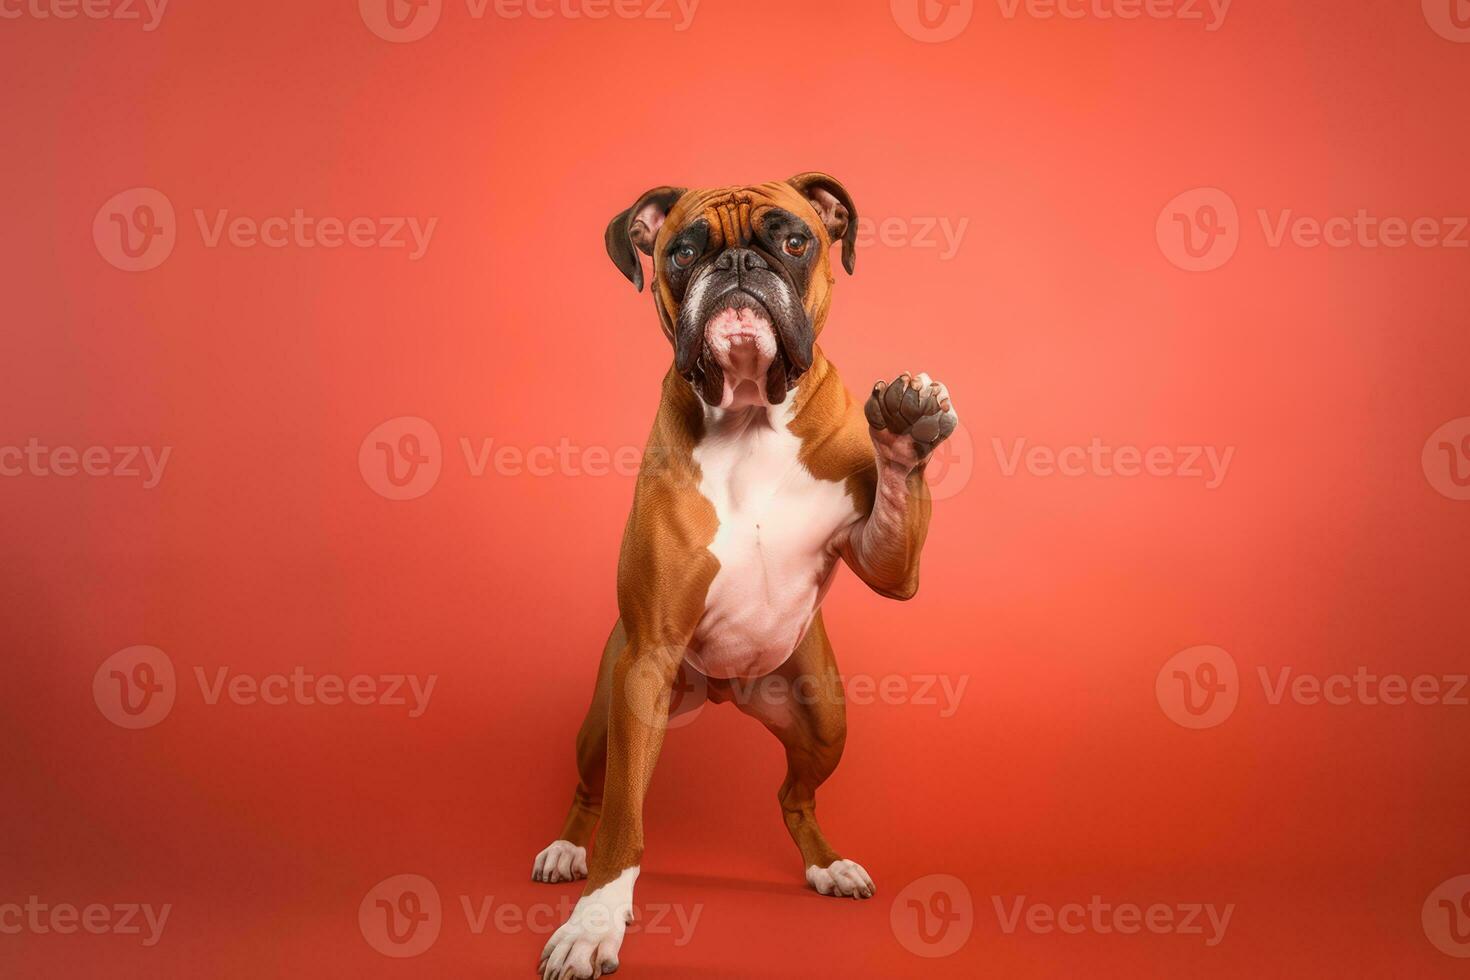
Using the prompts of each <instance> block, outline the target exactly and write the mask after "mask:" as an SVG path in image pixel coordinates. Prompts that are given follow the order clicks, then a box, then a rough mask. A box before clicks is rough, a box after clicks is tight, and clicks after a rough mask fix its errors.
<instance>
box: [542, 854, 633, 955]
mask: <svg viewBox="0 0 1470 980" xmlns="http://www.w3.org/2000/svg"><path fill="white" fill-rule="evenodd" d="M637 878H638V869H637V868H628V869H627V870H625V871H624V872H623V873H622V874H620V875H618V877H617V878H616V879H614V880H613V881H610V882H608V883H607V884H605V885H603V886H602V887H601V888H599V889H597V890H596V891H594V892H592V893H591V894H590V895H583V896H582V897H581V898H579V899H578V900H577V905H576V907H575V908H573V909H572V914H571V916H570V917H568V919H567V921H566V922H564V923H562V926H561V928H560V929H558V930H556V932H554V933H552V934H551V938H550V939H549V940H547V942H546V947H545V948H544V949H543V950H541V964H540V966H539V967H538V968H537V969H538V970H539V971H540V973H541V977H542V980H565V978H567V977H579V978H590V977H600V976H602V975H603V974H605V973H613V972H615V971H616V970H617V968H618V950H619V949H621V948H622V945H623V933H624V931H625V930H626V929H627V928H628V923H629V922H631V921H633V882H634V881H636V880H637Z"/></svg>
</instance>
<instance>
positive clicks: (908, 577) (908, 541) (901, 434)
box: [837, 373, 959, 599]
mask: <svg viewBox="0 0 1470 980" xmlns="http://www.w3.org/2000/svg"><path fill="white" fill-rule="evenodd" d="M864 413H865V414H866V415H867V418H868V427H869V433H870V435H871V436H872V439H873V451H874V455H875V456H876V465H877V477H876V482H875V486H874V488H873V509H872V510H871V511H870V512H869V513H868V515H867V516H866V517H863V518H862V519H860V520H859V521H858V522H857V523H856V524H854V525H853V526H852V527H851V528H850V529H849V532H848V533H847V535H846V536H845V537H843V538H842V539H841V540H839V541H838V542H837V548H838V552H839V554H841V555H842V558H843V560H844V561H845V562H847V564H848V566H849V567H850V568H852V570H853V571H854V572H855V573H857V576H858V577H859V578H861V579H862V580H863V581H864V582H866V583H867V584H868V585H869V586H870V587H871V588H872V589H873V590H874V591H875V592H878V593H880V594H882V595H885V596H890V597H892V598H895V599H911V598H913V596H914V593H916V592H917V591H918V590H919V555H920V553H921V552H922V551H923V550H924V538H925V537H926V536H927V535H928V533H929V514H930V511H931V509H932V506H933V505H932V502H931V501H930V498H929V488H928V486H927V485H926V484H925V483H924V466H925V464H927V463H928V462H929V460H930V459H931V458H932V456H933V454H934V450H935V448H936V447H937V446H938V445H939V444H940V443H941V442H943V441H944V440H945V439H947V438H949V435H950V433H952V432H954V430H955V426H956V425H958V424H959V416H957V415H956V414H955V410H954V405H953V404H952V403H951V401H950V397H949V391H948V389H946V388H945V386H944V385H942V384H939V383H938V382H935V381H931V380H930V379H929V376H928V375H927V374H920V375H917V376H911V375H909V374H907V373H905V374H901V375H899V377H898V378H897V379H895V380H894V382H893V383H892V384H884V383H883V382H881V381H880V382H878V383H877V384H876V385H874V387H873V394H872V395H871V396H870V397H869V398H868V402H867V405H866V406H865V408H864Z"/></svg>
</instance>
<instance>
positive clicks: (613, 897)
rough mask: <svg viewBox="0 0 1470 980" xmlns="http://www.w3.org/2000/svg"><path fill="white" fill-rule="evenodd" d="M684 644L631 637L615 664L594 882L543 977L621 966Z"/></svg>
mask: <svg viewBox="0 0 1470 980" xmlns="http://www.w3.org/2000/svg"><path fill="white" fill-rule="evenodd" d="M683 650H684V644H683V643H673V644H669V643H658V642H649V641H647V640H642V639H639V638H637V637H630V639H629V643H628V647H627V649H626V650H624V651H623V653H622V654H621V655H620V656H619V657H618V660H617V663H616V665H615V666H614V668H613V683H612V700H611V703H610V704H609V705H608V733H607V780H606V791H605V793H604V796H603V804H602V822H601V823H600V824H599V825H598V828H597V837H596V843H595V845H594V848H593V852H592V861H591V866H590V868H589V874H588V877H587V886H586V889H585V890H584V891H583V893H582V897H581V898H580V899H579V900H578V901H577V904H576V907H575V908H573V910H572V914H571V917H570V918H568V919H567V921H566V922H565V923H564V924H563V925H562V927H561V928H560V929H558V930H557V931H556V932H555V933H554V934H553V935H552V937H551V939H550V940H549V941H548V942H547V944H546V947H545V949H543V950H542V951H541V964H540V969H541V974H542V976H543V978H547V980H551V978H560V977H597V976H601V975H602V974H604V973H611V972H612V971H613V970H616V969H617V966H618V950H619V949H620V948H621V947H622V943H623V933H624V930H625V929H626V928H627V924H628V923H629V922H630V921H632V918H633V883H634V882H635V881H636V880H637V878H638V867H639V864H640V863H641V861H642V860H643V798H644V795H645V794H646V793H647V791H648V782H649V779H650V777H652V775H653V767H654V764H655V763H656V762H657V761H658V753H659V749H660V748H661V747H662V745H663V739H664V729H665V727H666V726H667V722H668V716H669V701H670V696H671V694H672V692H673V687H674V678H675V676H676V675H677V674H678V671H679V665H680V662H681V661H682V659H683Z"/></svg>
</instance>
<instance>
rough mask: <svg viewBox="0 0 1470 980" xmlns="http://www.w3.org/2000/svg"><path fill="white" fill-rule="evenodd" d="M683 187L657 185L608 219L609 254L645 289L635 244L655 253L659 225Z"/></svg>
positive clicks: (645, 251) (626, 274)
mask: <svg viewBox="0 0 1470 980" xmlns="http://www.w3.org/2000/svg"><path fill="white" fill-rule="evenodd" d="M684 190H685V188H683V187H655V188H654V189H653V190H651V191H649V192H648V193H646V194H644V195H643V196H642V197H640V198H639V199H638V201H637V203H636V204H634V205H633V206H632V207H631V208H629V209H628V210H626V211H624V212H622V213H621V214H619V215H617V216H615V217H614V218H613V219H612V220H611V221H609V222H608V223H607V233H606V235H604V238H605V239H606V242H607V254H608V256H609V257H610V258H611V259H612V260H613V265H615V266H617V267H618V271H619V272H621V273H622V274H623V275H625V276H627V277H628V281H629V282H631V283H632V284H633V285H634V286H636V287H638V291H639V292H640V293H641V292H643V262H642V260H641V259H639V258H638V252H635V251H634V250H633V249H634V246H637V248H638V251H639V252H642V253H643V254H644V255H652V254H653V239H654V236H656V235H657V234H658V229H659V226H660V225H662V224H663V223H664V219H665V218H667V217H668V216H669V212H670V211H672V210H673V209H674V204H675V202H677V201H678V200H679V198H681V197H683V196H684Z"/></svg>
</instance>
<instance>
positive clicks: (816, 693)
mask: <svg viewBox="0 0 1470 980" xmlns="http://www.w3.org/2000/svg"><path fill="white" fill-rule="evenodd" d="M735 704H736V705H737V706H738V707H739V708H740V710H741V711H743V712H745V713H746V714H748V715H750V716H751V717H753V718H756V719H758V720H759V721H760V722H761V723H762V724H763V725H765V726H766V727H767V728H769V729H770V730H771V732H772V734H774V735H775V736H776V737H777V738H778V739H780V740H781V744H782V746H784V747H785V749H786V779H785V781H784V782H782V784H781V789H780V792H779V793H777V799H778V800H779V801H780V803H781V815H782V817H783V818H784V819H785V821H786V829H787V830H788V831H789V832H790V833H791V839H792V840H794V841H795V842H796V846H797V848H799V849H800V850H801V860H802V863H803V864H804V865H805V867H806V879H807V882H808V883H809V884H810V885H811V886H812V887H813V888H815V889H816V890H817V891H819V892H821V893H822V894H823V895H833V896H837V897H841V898H870V897H872V895H873V879H872V878H871V877H869V875H868V872H867V871H865V870H864V869H863V867H862V865H860V864H858V863H857V862H855V861H848V860H845V859H843V858H842V856H841V855H839V854H838V853H837V851H836V850H834V849H833V847H832V845H831V844H829V843H828V842H827V837H826V835H825V834H823V833H822V828H821V826H819V825H818V823H817V787H819V786H821V785H822V783H824V782H826V781H827V777H828V776H830V775H832V772H833V771H834V770H835V769H836V768H837V762H838V760H840V759H841V758H842V747H843V745H844V743H845V742H846V741H847V713H846V704H845V702H844V699H843V695H842V677H841V676H840V675H839V674H838V672H837V660H836V658H835V657H834V656H833V654H832V644H831V642H830V641H829V640H828V639H827V630H826V628H825V627H824V626H823V624H822V614H821V613H820V612H818V613H817V615H816V617H815V618H814V619H813V620H812V625H811V627H810V628H809V629H808V630H807V633H806V636H805V637H803V638H802V641H801V643H800V644H798V645H797V648H796V651H795V652H794V653H792V655H791V657H790V659H788V660H787V661H786V663H784V664H782V665H781V667H779V668H778V669H777V670H776V671H775V672H774V673H772V674H770V675H768V676H767V677H764V678H762V679H761V680H760V681H757V682H754V683H752V684H748V685H746V686H745V693H744V694H742V695H741V696H740V697H738V698H736V699H735Z"/></svg>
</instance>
